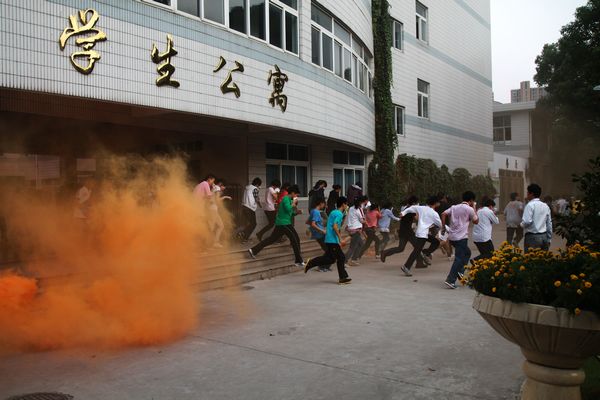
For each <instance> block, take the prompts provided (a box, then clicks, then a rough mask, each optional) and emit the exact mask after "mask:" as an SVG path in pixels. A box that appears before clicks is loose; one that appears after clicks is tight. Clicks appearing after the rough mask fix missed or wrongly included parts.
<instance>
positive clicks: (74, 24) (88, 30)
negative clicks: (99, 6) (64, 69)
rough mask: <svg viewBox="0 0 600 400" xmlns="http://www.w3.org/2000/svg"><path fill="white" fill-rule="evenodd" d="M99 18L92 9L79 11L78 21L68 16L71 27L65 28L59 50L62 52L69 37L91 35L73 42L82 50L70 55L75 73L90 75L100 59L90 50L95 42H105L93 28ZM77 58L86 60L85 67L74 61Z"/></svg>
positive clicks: (98, 55)
mask: <svg viewBox="0 0 600 400" xmlns="http://www.w3.org/2000/svg"><path fill="white" fill-rule="evenodd" d="M99 18H100V16H99V15H98V12H97V11H96V10H92V9H87V10H81V11H79V21H78V20H77V16H76V15H70V16H69V22H70V23H71V27H69V28H65V30H64V31H63V33H62V35H60V39H59V41H58V42H59V44H60V49H61V50H64V49H65V45H66V44H67V41H68V40H69V39H70V38H71V36H75V35H86V34H91V36H85V37H80V38H78V39H77V40H76V41H75V44H76V45H77V46H79V47H82V48H83V50H82V51H76V52H74V53H72V54H71V64H73V67H75V69H76V70H77V71H79V72H81V73H82V74H84V75H87V74H89V73H91V72H92V70H93V69H94V64H95V63H96V61H98V60H99V59H100V53H98V52H97V51H96V50H92V48H93V47H94V45H95V44H96V42H101V41H103V40H106V34H105V33H104V32H102V31H101V30H99V29H96V28H95V26H96V22H98V19H99ZM79 22H81V26H80V25H79ZM77 58H87V65H81V64H79V63H78V62H77V61H76V59H77Z"/></svg>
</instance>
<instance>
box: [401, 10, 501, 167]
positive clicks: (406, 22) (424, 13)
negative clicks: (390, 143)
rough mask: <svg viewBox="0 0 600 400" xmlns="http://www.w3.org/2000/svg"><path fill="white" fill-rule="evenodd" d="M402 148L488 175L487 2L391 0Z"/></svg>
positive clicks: (488, 68)
mask: <svg viewBox="0 0 600 400" xmlns="http://www.w3.org/2000/svg"><path fill="white" fill-rule="evenodd" d="M390 5H391V8H390V14H391V16H392V18H393V19H394V29H393V31H394V48H393V49H392V57H393V65H394V84H393V87H392V98H393V102H394V103H395V104H396V105H397V113H396V114H397V118H396V121H397V122H398V123H397V131H398V134H399V152H400V153H407V154H409V155H416V156H418V157H422V158H431V159H433V160H435V161H436V162H437V163H438V165H440V164H446V165H447V166H448V167H449V168H450V170H452V169H455V168H458V167H463V168H467V169H468V170H469V171H470V172H471V173H473V174H486V173H487V165H488V162H489V161H491V160H492V138H491V135H490V132H491V129H492V123H491V121H492V105H491V103H490V99H491V98H492V82H491V79H492V78H491V76H492V66H491V39H490V2H489V1H488V0H483V1H481V0H467V1H462V0H461V1H432V0H422V1H415V0H409V1H406V0H391V1H390Z"/></svg>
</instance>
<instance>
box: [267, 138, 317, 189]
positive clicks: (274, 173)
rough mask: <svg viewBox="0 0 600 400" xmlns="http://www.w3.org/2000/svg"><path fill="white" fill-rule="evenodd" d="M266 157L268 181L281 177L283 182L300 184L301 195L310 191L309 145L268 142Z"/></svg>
mask: <svg viewBox="0 0 600 400" xmlns="http://www.w3.org/2000/svg"><path fill="white" fill-rule="evenodd" d="M265 156H266V157H265V158H266V159H267V164H266V177H267V182H271V181H272V180H273V179H279V180H280V181H281V182H282V183H285V182H289V183H290V184H292V185H298V187H299V188H300V196H302V197H305V196H306V195H307V193H308V190H307V189H308V169H309V168H308V167H309V163H308V146H301V145H295V144H284V143H267V144H266V152H265Z"/></svg>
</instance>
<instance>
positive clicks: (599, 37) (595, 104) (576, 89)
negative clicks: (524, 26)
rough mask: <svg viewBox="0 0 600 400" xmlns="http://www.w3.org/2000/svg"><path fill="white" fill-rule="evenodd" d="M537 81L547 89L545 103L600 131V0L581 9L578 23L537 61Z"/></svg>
mask: <svg viewBox="0 0 600 400" xmlns="http://www.w3.org/2000/svg"><path fill="white" fill-rule="evenodd" d="M535 62H536V64H537V67H536V71H537V74H536V75H535V77H534V79H535V81H536V82H537V83H538V84H539V85H542V86H547V88H546V90H547V92H548V97H547V99H546V100H545V101H546V102H547V103H548V104H550V105H551V106H552V107H553V108H554V109H555V112H556V113H557V117H563V118H567V119H569V120H571V121H573V122H578V123H579V124H580V125H591V127H593V128H595V130H596V133H597V132H598V131H597V130H598V128H600V93H599V92H596V91H594V87H595V86H598V85H600V0H589V1H588V3H587V4H586V5H585V6H582V7H579V8H577V11H576V12H575V21H573V22H571V23H570V24H568V25H565V26H564V27H563V28H562V29H561V37H560V39H559V40H558V41H557V42H556V43H551V44H546V45H545V46H544V48H543V50H542V53H541V54H540V55H539V56H538V57H537V58H536V60H535Z"/></svg>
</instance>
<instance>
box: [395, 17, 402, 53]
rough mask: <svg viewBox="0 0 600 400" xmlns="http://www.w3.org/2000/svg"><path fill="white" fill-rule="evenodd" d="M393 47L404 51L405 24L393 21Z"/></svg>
mask: <svg viewBox="0 0 600 400" xmlns="http://www.w3.org/2000/svg"><path fill="white" fill-rule="evenodd" d="M392 35H393V36H392V46H394V47H395V48H396V49H398V50H404V24H403V23H402V22H399V21H396V20H393V21H392Z"/></svg>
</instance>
